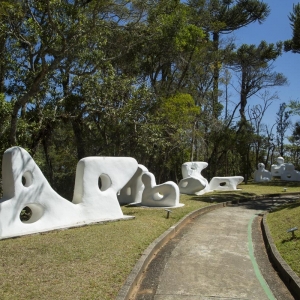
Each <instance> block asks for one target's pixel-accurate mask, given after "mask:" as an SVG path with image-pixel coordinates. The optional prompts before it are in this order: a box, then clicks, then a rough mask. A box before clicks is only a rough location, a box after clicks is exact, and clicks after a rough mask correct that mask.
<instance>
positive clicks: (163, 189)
mask: <svg viewBox="0 0 300 300" xmlns="http://www.w3.org/2000/svg"><path fill="white" fill-rule="evenodd" d="M142 181H143V183H144V185H145V188H144V191H143V194H142V202H141V205H143V206H149V207H180V206H183V205H184V204H181V203H179V188H178V186H177V184H176V183H175V182H173V181H167V182H165V183H163V184H159V185H156V181H155V177H154V175H153V174H152V173H150V172H145V173H144V174H143V176H142Z"/></svg>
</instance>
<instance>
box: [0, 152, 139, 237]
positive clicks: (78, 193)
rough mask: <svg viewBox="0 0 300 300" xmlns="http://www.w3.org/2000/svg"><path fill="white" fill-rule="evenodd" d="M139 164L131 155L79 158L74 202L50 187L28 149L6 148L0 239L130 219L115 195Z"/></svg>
mask: <svg viewBox="0 0 300 300" xmlns="http://www.w3.org/2000/svg"><path fill="white" fill-rule="evenodd" d="M137 166H138V164H137V162H136V160H135V159H133V158H127V157H126V158H115V157H88V158H85V159H83V160H81V161H79V162H78V165H77V171H76V180H75V190H74V198H73V203H72V202H70V201H68V200H66V199H64V198H62V197H61V196H60V195H58V194H57V193H56V192H55V191H54V190H53V189H52V188H51V186H50V185H49V183H48V181H47V180H46V178H45V177H44V175H43V173H42V172H41V170H40V169H39V167H38V166H37V165H36V163H35V162H34V160H33V159H32V157H31V156H30V155H29V154H28V153H27V152H26V151H25V150H24V149H22V148H20V147H13V148H10V149H8V150H6V151H5V153H4V155H3V161H2V186H3V198H2V199H1V200H0V238H7V237H13V236H19V235H25V234H31V233H37V232H43V231H49V230H54V229H60V228H68V227H74V226H79V225H83V224H89V223H94V222H100V221H105V220H116V219H128V218H131V217H128V216H124V215H123V213H122V210H121V208H120V205H119V202H118V199H117V195H116V193H117V191H119V190H120V189H121V188H122V187H123V186H124V185H125V184H126V182H128V180H129V179H130V178H131V177H132V176H133V175H134V173H135V172H136V169H137ZM99 178H100V181H101V188H99V185H98V181H99ZM26 207H27V208H29V209H30V210H31V213H32V214H31V217H30V218H29V219H28V220H26V221H21V219H20V213H21V212H22V210H23V209H24V208H26Z"/></svg>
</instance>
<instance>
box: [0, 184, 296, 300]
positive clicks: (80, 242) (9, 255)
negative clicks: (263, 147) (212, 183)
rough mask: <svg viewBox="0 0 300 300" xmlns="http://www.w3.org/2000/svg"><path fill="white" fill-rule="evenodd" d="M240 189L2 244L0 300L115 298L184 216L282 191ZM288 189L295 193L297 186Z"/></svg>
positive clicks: (262, 187) (132, 210)
mask: <svg viewBox="0 0 300 300" xmlns="http://www.w3.org/2000/svg"><path fill="white" fill-rule="evenodd" d="M240 188H242V190H241V191H236V192H217V193H209V194H205V195H203V196H186V195H182V196H181V200H180V202H181V203H184V204H185V206H183V207H180V208H176V209H172V213H171V214H170V218H169V219H167V218H166V211H165V210H164V209H153V208H152V209H150V208H148V209H147V208H141V207H132V206H127V207H126V206H123V207H122V210H123V212H124V214H125V215H131V216H135V219H133V220H127V221H119V222H110V223H105V224H95V225H90V226H85V227H79V228H73V229H69V230H60V231H52V232H48V233H44V234H36V235H30V236H24V237H21V238H15V239H7V240H2V241H0V243H1V245H0V278H1V281H0V299H1V300H6V299H31V300H32V299H39V300H40V299H47V300H48V299H60V300H64V299H72V300H73V299H101V300H105V299H115V297H116V295H117V294H118V291H119V289H120V288H121V287H122V285H123V283H124V282H125V280H126V278H127V276H128V274H129V273H130V272H131V270H132V268H133V267H134V265H135V264H136V262H137V260H138V259H139V258H140V256H141V254H142V253H143V251H144V250H145V249H146V248H147V247H148V246H149V244H150V243H151V242H152V241H153V240H154V239H156V238H157V237H158V236H160V235H161V234H162V233H163V232H164V231H166V230H167V229H168V228H170V226H172V225H174V224H175V223H177V222H178V221H179V220H180V219H182V218H183V217H184V216H185V215H187V214H188V213H190V212H192V211H194V210H196V209H198V208H201V207H204V206H207V205H211V202H213V203H217V202H223V201H235V200H241V199H247V198H249V197H251V196H252V195H261V194H270V193H280V192H282V191H283V187H282V185H279V186H270V185H255V184H248V185H241V186H240ZM289 189H294V191H299V190H300V189H299V186H298V187H297V186H291V187H288V191H291V190H289ZM296 209H297V208H296ZM288 211H289V212H292V210H288ZM292 223H293V222H291V224H292ZM298 224H299V223H297V224H293V226H299V225H300V224H299V225H298ZM299 228H300V226H299ZM284 229H285V228H284ZM287 238H288V236H287V237H285V238H284V239H287ZM285 244H288V243H285ZM298 252H299V251H298ZM298 261H300V260H299V259H298Z"/></svg>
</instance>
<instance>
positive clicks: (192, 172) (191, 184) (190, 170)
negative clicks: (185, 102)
mask: <svg viewBox="0 0 300 300" xmlns="http://www.w3.org/2000/svg"><path fill="white" fill-rule="evenodd" d="M207 166H208V163H207V162H203V161H195V162H185V163H184V164H182V166H181V171H182V177H183V179H181V180H180V182H179V184H178V186H179V190H180V193H181V194H196V193H197V192H199V191H201V190H203V189H204V188H205V187H207V186H208V181H207V180H206V178H204V177H203V176H202V174H201V171H202V170H203V169H205V168H206V167H207Z"/></svg>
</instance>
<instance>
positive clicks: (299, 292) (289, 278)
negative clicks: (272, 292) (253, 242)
mask: <svg viewBox="0 0 300 300" xmlns="http://www.w3.org/2000/svg"><path fill="white" fill-rule="evenodd" d="M267 214H268V213H265V214H264V216H263V220H262V231H263V236H264V240H265V245H266V250H267V252H268V255H269V257H270V260H271V261H272V263H273V265H274V266H275V268H276V270H277V271H278V273H279V275H280V277H281V279H282V280H283V282H284V283H285V284H286V286H287V288H288V289H289V290H290V292H291V293H292V294H293V296H294V297H296V298H295V299H300V278H299V277H298V276H297V274H296V273H295V272H294V271H293V270H292V269H291V268H290V266H289V265H288V264H287V263H286V262H285V260H284V259H283V258H282V256H281V255H280V254H279V252H278V250H277V248H276V246H275V244H274V242H273V238H272V236H271V233H270V230H269V227H268V225H267Z"/></svg>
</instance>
